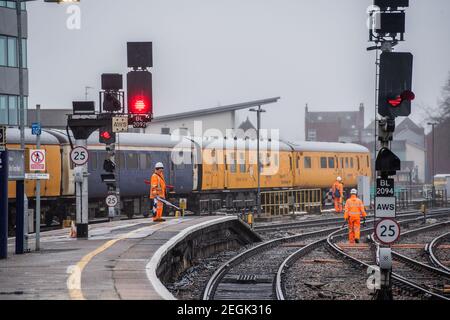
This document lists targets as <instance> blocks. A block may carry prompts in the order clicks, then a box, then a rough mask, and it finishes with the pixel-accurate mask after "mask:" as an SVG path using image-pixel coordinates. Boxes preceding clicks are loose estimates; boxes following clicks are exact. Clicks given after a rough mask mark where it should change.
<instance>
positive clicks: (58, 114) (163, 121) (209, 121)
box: [27, 98, 280, 138]
mask: <svg viewBox="0 0 450 320" xmlns="http://www.w3.org/2000/svg"><path fill="white" fill-rule="evenodd" d="M279 99H280V98H270V99H262V100H255V101H250V102H243V103H237V104H232V105H226V106H219V107H213V108H204V109H197V110H195V111H190V112H183V113H177V114H171V115H164V116H156V117H155V118H154V119H153V120H152V123H151V125H149V126H148V127H147V129H145V133H153V134H168V135H170V134H174V133H177V134H179V135H188V134H189V133H190V134H191V135H195V132H194V125H195V123H194V122H196V121H197V122H200V123H201V127H202V130H203V132H202V134H204V133H206V134H208V131H209V133H210V135H212V136H213V135H214V132H216V133H217V131H216V130H218V131H219V132H220V133H221V134H222V135H223V136H224V137H225V136H226V133H227V130H230V129H231V130H233V131H232V132H234V133H236V132H237V131H236V129H240V130H241V132H242V131H243V132H244V133H245V132H247V133H248V135H249V138H255V136H254V135H255V134H256V128H255V125H254V124H253V122H252V121H251V120H250V119H249V118H248V117H247V119H246V120H244V121H242V118H243V117H242V115H240V114H238V112H239V111H245V110H248V109H250V108H253V107H255V106H259V105H266V104H271V103H275V102H277V101H278V100H279ZM71 113H72V110H71V109H42V110H41V124H42V128H52V129H61V130H65V129H66V125H65V121H66V120H65V119H66V118H67V115H68V114H71ZM36 117H37V115H36V110H35V109H29V110H28V114H27V122H28V125H29V126H31V124H32V123H33V122H35V121H36ZM209 129H215V131H212V130H209ZM135 130H137V131H139V129H135ZM132 131H133V130H132V129H130V132H132ZM240 138H242V137H240ZM244 138H245V137H244Z"/></svg>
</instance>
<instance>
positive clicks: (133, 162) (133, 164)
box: [127, 152, 138, 170]
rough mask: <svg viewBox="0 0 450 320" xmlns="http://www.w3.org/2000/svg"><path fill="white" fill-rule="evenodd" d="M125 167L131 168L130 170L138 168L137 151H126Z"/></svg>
mask: <svg viewBox="0 0 450 320" xmlns="http://www.w3.org/2000/svg"><path fill="white" fill-rule="evenodd" d="M127 168H128V169H132V170H133V169H137V168H138V155H137V153H134V152H130V153H127Z"/></svg>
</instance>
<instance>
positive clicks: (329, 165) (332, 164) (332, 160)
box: [328, 158, 334, 169]
mask: <svg viewBox="0 0 450 320" xmlns="http://www.w3.org/2000/svg"><path fill="white" fill-rule="evenodd" d="M328 168H330V169H334V158H328Z"/></svg>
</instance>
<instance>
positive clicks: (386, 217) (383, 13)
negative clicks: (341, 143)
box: [367, 0, 415, 300]
mask: <svg viewBox="0 0 450 320" xmlns="http://www.w3.org/2000/svg"><path fill="white" fill-rule="evenodd" d="M406 7H409V1H407V0H405V1H396V0H374V7H373V8H374V9H373V11H372V12H370V18H371V21H372V25H371V26H370V31H369V41H373V42H375V44H376V45H375V46H374V47H370V48H368V49H367V50H380V49H381V50H382V54H381V57H380V61H378V54H377V66H378V67H379V77H378V103H377V105H376V107H378V108H376V112H375V113H377V111H378V114H379V115H380V116H381V117H382V118H381V120H379V121H378V123H379V126H378V131H379V132H378V142H379V143H380V147H381V148H380V150H379V152H378V156H377V158H376V163H375V170H376V177H377V179H376V181H377V184H376V191H375V192H376V193H375V219H376V218H380V219H381V220H380V221H379V222H378V223H377V224H376V226H375V229H374V231H375V232H374V234H375V237H376V240H378V242H379V246H378V251H377V264H378V266H379V268H380V279H379V280H380V286H379V289H378V290H377V292H376V298H377V299H378V300H392V299H393V296H392V282H391V274H392V252H391V247H390V246H391V244H392V243H394V242H395V241H397V240H398V237H399V235H400V228H399V226H398V224H397V222H396V220H395V217H396V198H395V189H394V179H390V177H391V176H395V175H396V174H397V171H399V170H400V169H401V161H400V159H399V158H398V157H397V156H396V155H395V154H394V153H393V152H392V151H391V150H390V144H391V141H392V140H393V134H394V131H395V119H396V118H397V117H399V116H406V117H407V116H409V115H410V114H411V101H412V100H414V98H415V95H414V93H413V92H412V88H411V87H412V69H413V56H412V54H411V53H408V52H400V53H394V52H392V51H393V50H394V47H395V46H396V45H397V44H398V42H399V41H404V34H405V10H404V9H401V8H406ZM375 136H377V135H376V134H375ZM376 144H377V141H375V146H376Z"/></svg>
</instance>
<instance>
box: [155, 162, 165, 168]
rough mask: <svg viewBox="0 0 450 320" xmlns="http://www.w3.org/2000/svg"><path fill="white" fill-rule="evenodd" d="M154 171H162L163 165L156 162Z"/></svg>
mask: <svg viewBox="0 0 450 320" xmlns="http://www.w3.org/2000/svg"><path fill="white" fill-rule="evenodd" d="M155 169H164V165H163V163H162V162H158V163H157V164H156V165H155Z"/></svg>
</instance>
